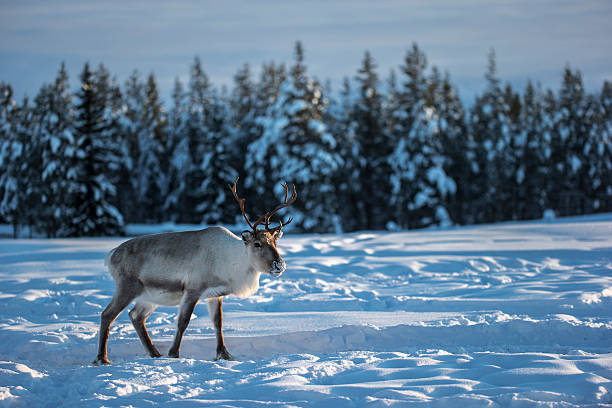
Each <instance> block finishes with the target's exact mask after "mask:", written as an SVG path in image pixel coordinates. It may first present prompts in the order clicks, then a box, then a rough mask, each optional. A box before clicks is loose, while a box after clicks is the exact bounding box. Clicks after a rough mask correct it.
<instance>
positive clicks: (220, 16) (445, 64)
mask: <svg viewBox="0 0 612 408" xmlns="http://www.w3.org/2000/svg"><path fill="white" fill-rule="evenodd" d="M611 17H612V1H610V0H599V1H552V0H544V1H533V0H531V1H528V0H513V1H490V0H469V1H451V0H432V1H372V0H366V1H362V0H353V1H323V0H318V1H291V0H289V1H278V2H273V1H247V0H243V1H236V0H229V1H223V2H221V1H219V2H212V1H125V0H108V1H85V0H81V1H73V0H54V1H29V0H20V1H7V0H0V61H1V64H0V81H5V82H8V83H10V84H11V85H13V87H14V89H15V93H16V96H17V97H19V98H20V97H22V96H23V95H24V93H27V94H28V95H29V96H34V95H35V94H36V92H37V91H38V89H39V87H40V85H41V84H42V83H43V82H49V81H51V80H52V79H53V78H54V77H55V74H56V72H57V70H58V68H59V65H60V63H61V61H66V63H67V65H68V70H69V73H70V76H71V80H72V84H73V86H76V80H77V76H78V74H79V73H80V71H81V69H82V67H83V64H84V63H85V61H89V62H90V63H92V64H94V65H97V64H98V63H100V62H103V63H104V64H105V65H107V66H108V67H109V69H110V70H111V72H112V73H113V74H115V75H116V76H117V78H118V79H119V81H121V82H122V83H123V81H125V80H126V79H127V77H128V76H129V74H130V73H131V72H132V71H133V70H134V69H138V70H139V71H140V72H142V73H144V74H147V73H149V72H151V71H153V72H154V73H155V75H156V77H157V79H158V82H159V85H160V88H161V90H162V94H163V95H164V96H165V95H167V94H168V93H169V90H170V88H171V86H172V83H173V81H174V78H175V77H176V76H180V77H181V78H183V79H186V78H187V76H188V70H189V65H190V64H191V62H192V61H193V58H194V57H195V56H196V55H197V56H199V57H200V58H201V60H202V63H203V65H204V68H205V70H206V72H207V73H208V74H209V76H210V78H211V79H212V81H213V83H215V84H216V85H222V84H226V85H231V81H232V76H233V75H234V73H235V72H236V70H237V69H238V68H239V67H240V66H241V65H242V63H244V62H248V63H250V64H251V66H252V67H253V68H254V70H255V71H257V70H258V68H259V66H260V65H261V63H262V62H264V61H270V60H274V61H277V62H287V63H291V61H292V59H293V45H294V43H295V41H296V40H301V41H302V42H303V44H304V47H305V50H306V62H307V64H308V68H309V71H310V73H311V74H313V75H316V76H317V77H318V78H320V79H322V80H325V79H331V80H332V81H334V83H338V82H339V80H340V79H341V78H342V77H343V76H346V75H349V76H354V74H355V72H356V71H357V69H358V68H359V66H360V63H361V59H362V57H363V53H364V51H365V50H366V49H368V50H369V51H370V52H371V53H372V55H373V56H374V58H375V60H376V62H377V63H378V66H379V70H378V71H379V75H380V76H381V77H386V76H387V74H388V72H389V70H390V69H391V68H396V67H397V66H398V65H399V64H401V63H402V60H403V58H404V55H405V52H406V50H407V49H408V47H410V45H411V44H412V43H413V42H417V43H418V44H419V46H420V47H421V49H423V50H424V52H425V53H426V55H427V57H428V60H429V62H430V63H431V64H435V65H437V66H438V67H440V68H441V69H442V70H448V71H449V72H450V73H451V78H452V79H453V82H454V83H455V84H456V85H457V86H458V88H459V91H460V93H461V95H462V97H463V98H464V99H468V100H470V99H471V98H472V96H473V95H474V93H476V92H478V91H480V90H481V89H482V88H483V86H484V80H483V75H484V71H485V69H486V56H487V53H488V51H489V49H490V48H491V47H493V48H495V50H496V53H497V58H498V69H499V75H500V77H501V78H502V79H503V80H504V81H510V82H512V83H513V84H514V85H516V86H520V87H521V88H522V87H523V86H524V84H525V81H526V79H527V78H530V79H532V80H534V81H536V82H537V81H539V82H541V83H542V84H543V85H544V86H546V87H552V88H554V89H558V87H559V83H560V80H561V72H562V70H563V67H564V66H565V64H566V63H569V64H570V65H571V66H572V67H573V68H578V69H580V70H581V71H582V73H583V77H584V80H585V84H586V86H587V89H589V90H599V89H600V87H601V85H602V83H603V81H604V79H608V80H612V52H610V50H612V46H611V45H610V40H611V39H612V23H610V21H612V18H611Z"/></svg>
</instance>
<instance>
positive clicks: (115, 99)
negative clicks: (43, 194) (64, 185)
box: [66, 64, 124, 236]
mask: <svg viewBox="0 0 612 408" xmlns="http://www.w3.org/2000/svg"><path fill="white" fill-rule="evenodd" d="M80 81H81V87H80V89H79V90H78V91H77V93H76V97H77V103H76V107H75V109H76V121H75V146H74V149H75V158H76V160H75V162H74V163H73V169H71V171H74V172H75V175H76V176H75V177H76V183H78V188H77V191H76V192H75V197H71V198H72V200H73V202H72V204H73V205H74V208H75V209H76V211H75V214H74V218H73V219H71V220H69V223H68V225H67V226H66V227H67V228H68V231H69V234H70V235H74V236H82V235H118V234H122V233H123V223H124V221H123V217H122V215H121V213H120V212H119V211H118V209H117V207H116V189H115V184H114V183H113V182H114V181H116V177H117V176H118V174H119V170H120V163H121V149H120V142H119V129H120V128H119V126H118V120H119V115H118V114H119V110H120V108H121V101H120V95H121V94H120V92H119V89H118V87H117V86H116V85H115V84H114V82H113V80H111V78H110V74H109V73H108V71H107V70H106V68H105V67H104V66H103V65H100V66H99V67H98V69H97V70H96V71H95V72H92V71H91V69H90V68H89V64H85V67H84V68H83V71H82V72H81V75H80Z"/></svg>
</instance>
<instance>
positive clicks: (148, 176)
mask: <svg viewBox="0 0 612 408" xmlns="http://www.w3.org/2000/svg"><path fill="white" fill-rule="evenodd" d="M141 116H142V120H143V123H142V125H141V126H140V127H139V133H138V157H137V162H136V163H135V166H134V172H133V173H132V177H133V179H134V181H135V187H136V193H137V200H138V207H139V208H140V209H141V210H140V217H139V219H140V220H141V221H144V222H160V221H163V204H164V198H165V196H166V194H167V189H168V187H167V179H166V174H167V173H166V172H165V171H164V169H167V168H168V160H167V158H166V144H167V138H168V137H167V134H166V132H167V126H166V116H165V114H164V111H163V106H162V103H161V100H160V98H159V92H158V91H157V84H156V82H155V77H154V76H153V74H149V76H148V77H147V82H146V85H145V87H144V104H143V105H142V115H141Z"/></svg>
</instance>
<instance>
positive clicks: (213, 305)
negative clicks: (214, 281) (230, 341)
mask: <svg viewBox="0 0 612 408" xmlns="http://www.w3.org/2000/svg"><path fill="white" fill-rule="evenodd" d="M208 313H209V314H210V318H211V319H212V321H213V323H214V324H215V334H216V335H217V357H215V360H233V359H234V357H232V355H231V354H230V353H229V352H228V351H227V349H226V348H225V342H224V341H223V297H221V296H220V297H217V298H212V299H208Z"/></svg>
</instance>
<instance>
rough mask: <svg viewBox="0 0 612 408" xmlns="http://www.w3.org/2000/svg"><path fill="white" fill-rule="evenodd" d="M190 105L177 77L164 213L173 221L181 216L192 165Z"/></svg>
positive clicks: (169, 133)
mask: <svg viewBox="0 0 612 408" xmlns="http://www.w3.org/2000/svg"><path fill="white" fill-rule="evenodd" d="M188 112H189V106H188V99H187V94H186V93H185V90H184V88H183V84H182V83H181V81H180V80H179V79H178V78H176V80H175V82H174V89H173V91H172V105H171V108H170V111H169V112H168V130H167V134H168V143H167V151H168V156H169V159H170V160H169V163H168V170H167V189H168V193H167V196H166V199H165V201H164V205H163V207H164V213H166V214H167V215H168V218H169V219H170V220H171V221H178V220H179V219H180V218H181V207H180V199H181V197H182V195H183V192H184V191H185V188H186V184H185V178H186V175H187V171H188V170H189V169H190V167H191V156H190V154H189V139H188V138H187V130H186V127H187V123H188V122H189V118H188Z"/></svg>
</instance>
